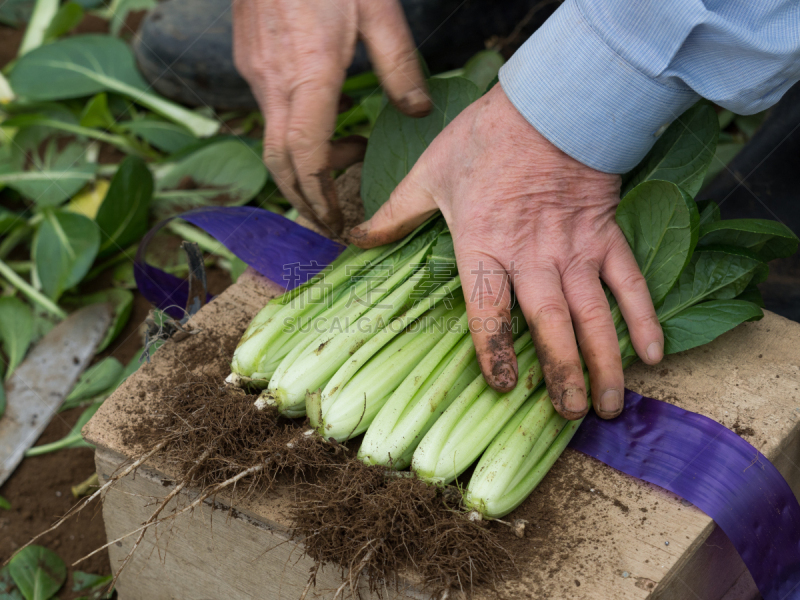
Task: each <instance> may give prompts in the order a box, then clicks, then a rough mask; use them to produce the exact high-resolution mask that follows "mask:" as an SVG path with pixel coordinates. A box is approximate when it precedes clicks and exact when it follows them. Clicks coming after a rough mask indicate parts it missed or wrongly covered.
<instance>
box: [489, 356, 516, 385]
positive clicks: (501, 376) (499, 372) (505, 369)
mask: <svg viewBox="0 0 800 600" xmlns="http://www.w3.org/2000/svg"><path fill="white" fill-rule="evenodd" d="M492 380H493V384H492V387H493V388H494V389H496V390H498V391H504V392H507V391H511V390H513V389H514V387H516V385H517V370H516V369H515V368H514V365H512V364H511V363H507V362H499V363H495V364H494V366H493V367H492Z"/></svg>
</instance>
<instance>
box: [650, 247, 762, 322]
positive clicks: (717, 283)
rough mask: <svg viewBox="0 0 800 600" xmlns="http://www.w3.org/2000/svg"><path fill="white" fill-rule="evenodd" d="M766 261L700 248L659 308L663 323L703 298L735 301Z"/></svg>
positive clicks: (660, 319)
mask: <svg viewBox="0 0 800 600" xmlns="http://www.w3.org/2000/svg"><path fill="white" fill-rule="evenodd" d="M762 265H763V263H762V262H761V261H759V260H757V259H755V258H752V257H751V256H746V255H744V254H734V253H732V252H725V251H721V250H715V251H706V250H700V249H698V250H697V251H696V252H695V253H694V255H693V256H692V259H691V260H690V261H689V264H688V265H687V266H686V268H685V269H684V271H683V273H681V276H680V278H679V279H678V283H677V285H675V287H673V288H672V289H671V290H670V292H669V293H668V294H667V296H666V298H664V302H663V303H662V304H661V306H659V307H658V309H657V310H656V312H657V314H658V320H659V321H661V322H662V323H663V322H664V321H665V320H668V319H670V318H672V317H673V316H675V315H677V314H678V313H680V312H681V311H683V310H685V309H686V308H689V307H690V306H692V305H694V304H697V303H698V302H702V301H703V300H712V299H715V300H731V299H733V298H735V297H736V296H738V295H739V294H741V293H742V292H743V291H744V290H745V288H746V287H747V285H748V284H749V283H750V282H751V281H752V280H753V277H754V275H755V274H756V273H757V272H758V271H759V269H760V268H761V267H762Z"/></svg>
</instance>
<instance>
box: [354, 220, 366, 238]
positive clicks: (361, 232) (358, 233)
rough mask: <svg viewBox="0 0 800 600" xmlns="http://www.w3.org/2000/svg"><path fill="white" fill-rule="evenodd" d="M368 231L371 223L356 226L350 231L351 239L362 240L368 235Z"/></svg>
mask: <svg viewBox="0 0 800 600" xmlns="http://www.w3.org/2000/svg"><path fill="white" fill-rule="evenodd" d="M368 231H369V223H362V224H361V225H356V226H355V227H353V228H352V229H351V230H350V237H354V238H361V237H364V236H365V235H367V232H368Z"/></svg>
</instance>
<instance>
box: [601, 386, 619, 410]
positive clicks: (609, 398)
mask: <svg viewBox="0 0 800 600" xmlns="http://www.w3.org/2000/svg"><path fill="white" fill-rule="evenodd" d="M598 408H599V409H600V412H601V413H603V414H606V415H617V414H619V412H620V411H621V410H622V395H621V394H620V393H619V390H606V391H605V392H603V395H602V396H600V402H599V404H598Z"/></svg>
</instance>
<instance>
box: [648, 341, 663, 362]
mask: <svg viewBox="0 0 800 600" xmlns="http://www.w3.org/2000/svg"><path fill="white" fill-rule="evenodd" d="M663 357H664V349H663V348H662V347H661V342H653V343H652V344H650V345H649V346H648V347H647V360H649V361H650V362H654V363H655V362H658V361H660V360H661V359H662V358H663Z"/></svg>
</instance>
